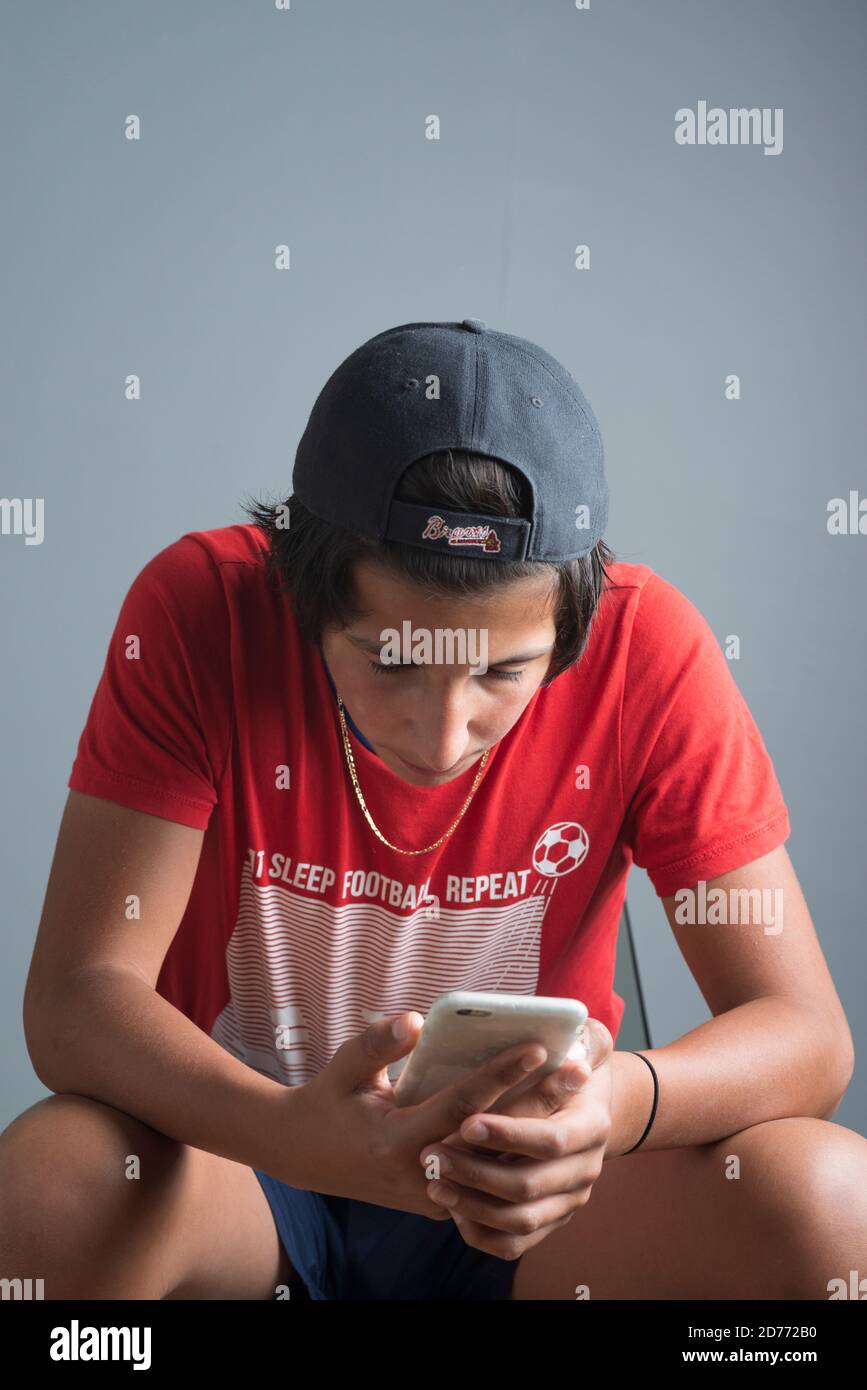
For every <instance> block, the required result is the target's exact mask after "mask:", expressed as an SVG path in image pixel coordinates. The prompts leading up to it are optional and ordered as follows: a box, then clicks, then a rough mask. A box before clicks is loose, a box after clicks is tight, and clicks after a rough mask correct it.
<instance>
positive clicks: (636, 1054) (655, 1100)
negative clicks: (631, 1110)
mask: <svg viewBox="0 0 867 1390" xmlns="http://www.w3.org/2000/svg"><path fill="white" fill-rule="evenodd" d="M632 1055H633V1057H640V1058H641V1060H642V1062H647V1065H648V1066H649V1067H650V1070H651V1072H652V1073H653V1109H652V1110H651V1112H650V1119H649V1120H648V1121H647V1128H646V1129H645V1131H644V1133H643V1134H642V1136H641V1138H640V1139H639V1141H638V1143H637V1144H633V1145H632V1148H631V1149H624V1150H623V1152H624V1153H627V1154H631V1153H634V1152H635V1150H636V1149H637V1148H639V1147H640V1145H642V1144H643V1143H644V1141H645V1139H646V1138H647V1136H648V1134H649V1133H650V1126H651V1125H652V1124H653V1121H654V1120H655V1119H656V1107H657V1105H658V1104H659V1077H658V1076H657V1075H656V1067H655V1066H654V1065H653V1063H652V1062H651V1061H650V1059H649V1058H648V1057H645V1055H644V1053H643V1052H633V1054H632Z"/></svg>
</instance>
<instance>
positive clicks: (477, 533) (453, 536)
mask: <svg viewBox="0 0 867 1390" xmlns="http://www.w3.org/2000/svg"><path fill="white" fill-rule="evenodd" d="M421 538H422V540H423V541H441V540H448V543H449V545H480V546H481V547H482V549H483V550H487V551H488V552H490V553H491V554H493V555H497V554H499V552H500V549H501V547H500V538H499V536H498V535H497V533H496V531H495V530H494V528H493V526H449V525H448V523H447V522H445V521H443V519H442V517H441V516H429V517H428V519H427V525H426V526H425V528H424V530H423V531H422V533H421Z"/></svg>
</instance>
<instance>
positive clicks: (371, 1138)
mask: <svg viewBox="0 0 867 1390" xmlns="http://www.w3.org/2000/svg"><path fill="white" fill-rule="evenodd" d="M397 1018H400V1019H403V1020H404V1021H405V1022H406V1024H407V1033H406V1037H404V1038H396V1037H395V1035H394V1033H393V1031H392V1024H393V1023H394V1022H395V1021H396V1019H383V1020H381V1021H378V1022H376V1023H372V1024H370V1026H369V1027H367V1028H365V1029H364V1030H363V1031H362V1032H361V1033H358V1034H357V1035H356V1036H355V1037H353V1038H350V1039H349V1040H348V1041H347V1042H345V1043H343V1044H342V1045H341V1046H340V1047H339V1048H338V1049H337V1051H336V1052H335V1053H334V1055H333V1057H332V1058H331V1059H330V1061H329V1062H328V1063H327V1065H326V1066H325V1067H323V1069H322V1071H321V1072H319V1074H318V1075H317V1076H315V1077H314V1078H313V1080H312V1081H308V1082H305V1083H304V1085H302V1086H293V1087H289V1088H288V1090H287V1095H286V1097H285V1108H284V1110H283V1111H282V1112H281V1113H282V1114H283V1115H284V1119H283V1121H282V1123H283V1124H284V1125H285V1135H286V1141H285V1145H284V1148H285V1153H286V1160H285V1165H282V1171H281V1172H275V1173H274V1177H275V1178H278V1179H280V1180H282V1181H283V1182H286V1183H288V1184H289V1185H290V1186H292V1187H300V1188H303V1189H307V1190H311V1191H315V1192H325V1193H330V1194H332V1195H334V1196H338V1197H351V1198H353V1199H354V1200H356V1201H361V1202H372V1203H373V1204H374V1205H377V1206H383V1207H392V1208H395V1209H396V1210H398V1211H412V1212H418V1213H420V1214H421V1215H423V1216H428V1217H431V1218H432V1219H433V1220H440V1221H446V1220H448V1217H449V1213H448V1210H447V1209H446V1208H445V1207H438V1206H437V1205H436V1203H435V1202H432V1201H431V1200H430V1196H429V1192H428V1183H427V1181H426V1178H425V1174H424V1171H423V1170H422V1168H420V1167H419V1164H418V1161H417V1155H418V1151H419V1146H420V1145H422V1144H430V1143H432V1142H433V1141H434V1140H436V1139H437V1138H438V1136H439V1135H441V1134H449V1133H452V1132H455V1131H456V1129H457V1128H458V1127H459V1126H460V1125H461V1123H462V1121H463V1120H464V1119H466V1117H467V1116H468V1115H473V1114H476V1113H477V1112H479V1111H484V1110H485V1109H487V1107H488V1106H489V1105H493V1104H494V1103H495V1102H496V1101H497V1100H499V1098H500V1096H502V1095H503V1094H504V1093H505V1092H506V1091H508V1090H510V1089H511V1088H512V1086H514V1085H515V1083H516V1082H518V1081H522V1080H524V1079H525V1078H526V1076H527V1071H528V1070H536V1069H537V1068H538V1067H540V1066H541V1065H542V1064H543V1062H544V1061H545V1058H546V1056H547V1053H546V1052H545V1049H544V1047H542V1046H541V1045H540V1044H538V1043H520V1044H518V1045H516V1046H514V1047H510V1048H508V1049H507V1050H506V1051H504V1052H501V1053H500V1054H499V1055H498V1056H496V1057H493V1058H491V1059H490V1061H488V1062H486V1063H485V1064H484V1066H480V1067H478V1068H477V1069H476V1070H475V1071H474V1072H471V1073H470V1074H469V1075H467V1076H464V1077H462V1078H461V1080H459V1081H456V1082H454V1084H453V1085H451V1086H445V1087H443V1089H442V1090H440V1091H437V1092H436V1094H435V1095H432V1096H429V1097H428V1099H427V1100H424V1101H422V1102H421V1103H420V1104H419V1105H407V1106H402V1107H401V1106H398V1105H395V1103H394V1098H393V1088H392V1086H391V1083H390V1081H389V1079H388V1066H389V1063H391V1062H396V1061H397V1060H398V1058H400V1057H403V1056H405V1054H406V1053H408V1052H410V1051H411V1050H412V1048H413V1047H414V1046H415V1044H416V1042H417V1040H418V1035H419V1033H420V1032H421V1028H422V1025H423V1022H424V1020H423V1018H422V1016H421V1014H419V1013H415V1012H411V1013H405V1014H402V1015H398V1016H397ZM524 1058H529V1059H530V1066H529V1067H528V1068H527V1067H523V1066H522V1061H523V1059H524Z"/></svg>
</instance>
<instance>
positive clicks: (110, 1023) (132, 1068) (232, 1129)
mask: <svg viewBox="0 0 867 1390" xmlns="http://www.w3.org/2000/svg"><path fill="white" fill-rule="evenodd" d="M28 1013H29V1018H30V1020H31V1021H30V1027H29V1029H28V1046H29V1049H30V1053H31V1059H32V1061H33V1065H34V1067H35V1069H36V1071H37V1075H38V1076H39V1079H40V1080H41V1081H42V1083H43V1085H45V1086H47V1087H48V1088H49V1090H52V1091H55V1092H58V1093H62V1092H73V1093H76V1094H78V1095H85V1096H90V1097H91V1098H92V1099H94V1100H100V1101H104V1102H105V1103H106V1104H109V1105H113V1106H115V1107H116V1108H117V1109H119V1110H123V1111H125V1112H126V1113H127V1114H129V1115H134V1116H135V1117H136V1118H137V1119H140V1120H144V1122H145V1123H146V1124H148V1125H150V1126H151V1127H152V1128H153V1129H156V1130H159V1131H160V1132H161V1133H163V1134H167V1135H169V1136H170V1137H171V1138H173V1139H178V1140H180V1141H181V1142H183V1143H185V1144H190V1145H192V1146H193V1147H194V1148H197V1149H206V1150H207V1151H208V1152H210V1153H214V1154H219V1155H220V1156H221V1157H223V1158H229V1159H233V1160H234V1161H235V1162H236V1163H245V1164H247V1165H248V1166H250V1167H256V1168H260V1169H262V1170H263V1171H265V1172H270V1173H273V1174H274V1176H275V1177H282V1178H283V1180H284V1181H286V1182H291V1167H292V1152H291V1148H292V1145H291V1142H290V1141H289V1140H288V1138H287V1136H289V1135H291V1134H292V1116H291V1113H290V1111H291V1107H292V1105H293V1102H294V1101H295V1095H296V1094H297V1090H298V1088H295V1087H291V1086H285V1085H283V1084H282V1083H281V1082H279V1081H272V1080H271V1079H270V1078H269V1077H266V1076H262V1075H261V1073H259V1072H257V1071H255V1070H253V1068H251V1067H248V1066H247V1065H246V1064H245V1063H243V1062H241V1061H239V1060H238V1059H237V1058H236V1057H232V1056H231V1054H230V1053H229V1052H227V1051H226V1049H225V1048H223V1047H221V1046H220V1045H219V1043H217V1042H215V1041H214V1039H213V1038H210V1037H208V1035H207V1034H206V1033H204V1032H203V1031H202V1030H201V1029H200V1028H198V1027H197V1026H196V1024H194V1023H193V1022H192V1021H191V1020H190V1019H188V1018H187V1017H186V1016H185V1015H184V1014H182V1013H181V1012H180V1011H179V1010H178V1009H176V1008H175V1007H174V1005H172V1004H170V1003H169V1002H168V1000H166V999H164V998H163V997H162V995H160V994H158V993H157V992H156V990H155V989H153V988H152V987H151V986H150V985H149V984H148V982H147V981H146V980H144V979H142V978H141V977H139V976H138V975H136V974H135V973H134V972H133V971H131V970H126V969H122V968H109V967H104V968H100V969H95V970H91V971H88V972H86V973H79V974H77V975H75V976H74V977H73V978H72V979H71V980H69V981H68V982H67V983H66V985H65V987H64V990H63V993H62V997H61V996H60V995H59V992H58V991H51V990H43V991H41V992H40V991H39V989H38V988H36V989H34V993H33V998H32V999H31V1000H30V1001H29V1003H28ZM34 1019H35V1020H36V1022H35V1023H34V1022H33V1020H34ZM299 1139H300V1136H299Z"/></svg>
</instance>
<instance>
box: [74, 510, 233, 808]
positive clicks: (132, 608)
mask: <svg viewBox="0 0 867 1390" xmlns="http://www.w3.org/2000/svg"><path fill="white" fill-rule="evenodd" d="M228 650H229V641H228V619H227V611H226V601H225V595H224V593H223V590H222V586H221V583H220V579H219V571H218V568H217V566H215V564H214V562H213V560H212V558H211V557H210V555H208V554H207V552H206V551H205V550H204V548H203V547H202V546H201V545H200V544H199V543H198V542H197V541H195V540H194V539H191V538H190V537H189V536H184V537H181V539H180V540H178V541H175V542H174V543H173V544H172V545H170V546H167V547H166V549H165V550H162V551H160V553H159V554H158V555H156V556H154V558H153V559H152V560H150V561H149V562H148V563H147V564H146V565H145V566H144V568H143V569H142V570H141V572H140V573H139V574H138V575H137V576H136V578H135V579H134V580H133V582H132V585H131V586H130V588H129V591H128V592H127V595H126V598H125V599H124V601H123V603H122V605H121V609H120V613H119V615H118V619H117V622H116V624H115V628H114V632H113V634H112V637H111V641H110V642H109V647H108V654H107V656H106V661H105V666H104V668H103V671H102V675H101V677H100V680H99V684H98V686H97V688H96V692H95V694H94V696H93V700H92V703H91V706H90V712H89V714H88V717H87V723H86V724H85V727H84V730H83V732H82V734H81V737H80V739H79V742H78V749H77V752H76V757H75V761H74V763H73V766H72V772H71V774H70V777H69V781H68V783H67V785H68V786H69V787H70V789H71V790H73V791H80V792H86V793H88V794H90V795H91V796H99V797H104V798H105V799H106V800H109V801H115V802H118V803H120V804H121V805H123V806H128V807H130V808H132V809H133V810H138V811H146V812H148V813H150V814H151V815H155V816H161V817H163V819H165V820H172V821H178V822H179V823H180V824H182V825H189V826H192V827H194V828H195V829H200V830H203V829H205V828H206V827H207V825H208V822H209V820H210V816H211V812H212V810H213V808H214V805H215V804H216V802H217V799H218V786H219V781H220V777H221V773H222V769H223V765H224V762H225V753H226V747H227V740H228V732H229V724H228V718H227V714H226V691H225V688H224V687H225V681H226V676H225V672H226V665H227V661H228V655H227V654H228Z"/></svg>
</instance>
